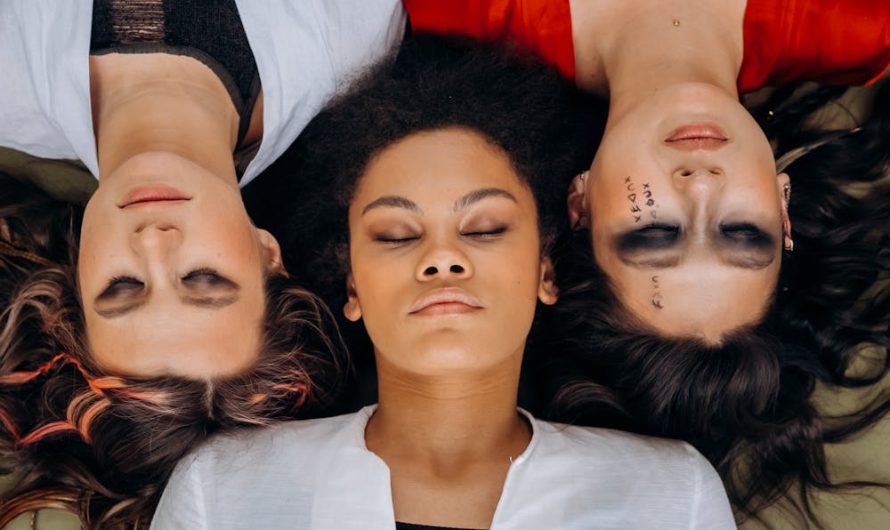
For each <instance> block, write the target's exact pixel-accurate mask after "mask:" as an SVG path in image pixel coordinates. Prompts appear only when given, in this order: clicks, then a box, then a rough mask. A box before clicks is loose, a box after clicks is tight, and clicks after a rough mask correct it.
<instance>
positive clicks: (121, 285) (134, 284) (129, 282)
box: [96, 276, 145, 300]
mask: <svg viewBox="0 0 890 530" xmlns="http://www.w3.org/2000/svg"><path fill="white" fill-rule="evenodd" d="M144 287H145V283H144V282H143V281H142V280H140V279H138V278H134V277H132V276H115V277H113V278H112V279H111V280H110V281H109V282H108V285H106V286H105V289H103V290H102V292H101V293H99V296H98V297H97V298H96V299H97V300H110V299H112V298H117V297H119V296H121V295H123V294H125V293H135V292H138V291H141V290H142V289H143V288H144Z"/></svg>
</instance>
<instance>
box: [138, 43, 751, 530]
mask: <svg viewBox="0 0 890 530" xmlns="http://www.w3.org/2000/svg"><path fill="white" fill-rule="evenodd" d="M568 98H570V93H569V92H568V89H567V88H566V87H565V86H564V85H563V84H562V83H561V82H560V81H559V80H558V77H557V76H556V74H555V73H554V72H551V71H549V70H547V69H546V68H543V67H541V66H538V65H534V64H530V63H526V62H522V61H520V60H518V59H515V58H513V57H511V56H509V55H507V54H505V53H504V52H501V51H497V50H492V49H489V48H476V47H466V46H464V45H462V44H459V43H453V42H450V41H446V40H441V39H433V38H430V39H422V40H417V41H415V42H413V43H411V44H409V45H408V46H407V47H406V48H405V49H403V51H402V54H401V57H400V60H399V61H398V62H397V64H396V65H394V66H390V67H384V68H383V69H381V70H380V71H378V72H377V73H376V74H375V75H374V76H371V77H369V78H367V79H366V80H365V81H364V83H363V84H362V85H361V87H360V88H359V89H357V90H356V91H354V92H352V93H351V94H350V95H348V96H347V97H345V98H344V99H342V100H340V101H339V102H338V103H337V104H336V105H335V106H333V107H332V108H330V109H329V110H328V111H326V112H325V113H323V114H322V115H321V116H320V117H319V119H318V121H317V122H316V123H315V125H314V126H311V127H310V129H309V130H308V131H307V139H306V141H305V143H304V144H303V146H304V149H305V152H304V154H305V155H307V156H305V157H303V159H304V160H307V161H308V160H311V162H307V167H304V168H302V169H303V170H311V169H312V168H315V169H317V170H318V171H323V172H324V173H323V174H316V175H317V176H318V178H322V177H326V178H328V179H329V186H328V187H327V188H326V189H327V192H328V193H329V195H327V197H328V199H327V206H329V208H328V209H329V210H337V212H334V213H331V214H330V215H331V216H332V218H333V216H334V215H337V214H339V216H340V217H341V218H342V222H340V223H338V224H335V225H334V226H331V227H328V234H329V236H330V237H329V240H328V248H327V249H325V250H327V251H329V252H328V253H327V254H325V252H324V251H322V254H323V255H331V256H337V255H339V256H341V257H342V260H343V261H341V262H339V263H328V264H327V267H326V269H327V271H330V275H331V276H332V277H337V278H339V282H340V285H341V289H343V288H344V287H345V294H346V301H345V304H343V312H344V315H345V316H346V318H348V319H349V320H351V321H359V320H361V321H362V323H363V324H364V327H365V329H366V330H367V333H368V335H369V337H370V339H371V341H372V342H373V346H374V355H375V360H376V366H377V374H378V378H377V381H378V387H379V392H378V399H379V401H378V403H377V405H376V406H369V407H366V408H363V409H362V410H360V411H359V412H357V413H354V414H348V415H345V416H339V417H334V418H327V419H320V420H312V421H305V422H296V423H289V424H284V425H280V426H277V427H274V428H271V429H267V430H260V431H254V432H240V433H234V434H231V435H227V436H225V437H221V438H216V439H214V440H211V441H209V442H208V443H207V444H206V445H204V446H203V447H201V449H199V450H198V451H197V452H196V453H195V454H194V455H192V456H190V457H186V458H185V459H184V460H183V461H182V462H181V464H180V466H178V468H177V470H176V471H175V472H174V475H173V477H172V478H171V481H170V483H169V484H168V487H167V489H166V490H165V492H164V495H163V496H162V498H161V502H160V504H159V508H158V510H157V512H156V514H155V518H154V520H153V523H152V524H153V528H158V529H166V528H188V529H198V528H213V529H224V528H246V527H259V528H267V527H287V528H313V529H328V528H329V529H337V530H343V529H350V528H355V529H358V528H361V529H377V528H394V527H395V528H404V529H413V528H493V529H504V530H506V529H514V528H563V529H570V528H577V529H589V528H639V527H644V526H648V525H652V524H656V523H657V524H658V526H659V527H660V528H683V529H687V528H708V529H715V528H734V523H733V518H732V514H731V512H730V508H729V504H728V501H727V499H726V496H725V493H724V492H723V489H722V486H721V484H720V480H719V478H718V477H717V475H716V473H715V472H714V470H713V469H712V468H711V467H710V465H709V464H708V463H707V462H706V461H705V459H704V458H703V457H702V456H701V455H699V454H698V453H697V452H696V451H695V450H694V449H692V448H691V447H690V446H688V445H686V444H683V443H679V442H674V441H666V440H659V439H653V438H645V437H640V436H636V435H632V434H627V433H620V432H617V431H609V430H598V429H591V428H582V427H574V426H567V425H559V424H553V423H548V422H543V421H539V420H536V419H535V418H533V417H532V416H531V415H530V414H528V413H526V412H524V411H522V410H520V409H517V390H518V386H519V376H520V367H521V364H522V357H523V352H524V349H525V345H526V340H527V337H528V335H529V330H530V328H531V325H532V321H533V318H534V314H535V308H536V305H537V303H538V302H541V303H543V304H553V303H554V302H556V300H557V295H558V293H557V290H556V287H555V284H554V278H553V266H552V263H551V262H550V259H549V258H548V257H547V253H548V250H549V246H550V244H551V243H552V241H553V239H554V233H555V231H556V226H558V224H557V223H558V222H559V221H558V219H560V216H559V210H560V204H561V202H562V201H561V200H560V197H559V195H561V194H559V193H553V192H552V190H558V189H560V188H559V187H558V186H554V185H553V179H554V178H559V177H562V178H564V179H565V178H566V177H570V176H571V175H572V173H571V170H572V168H573V166H576V165H578V163H579V162H581V163H583V161H582V160H581V158H580V157H577V156H576V155H575V153H573V151H572V150H573V149H574V148H575V147H577V145H578V144H576V143H574V142H573V141H571V140H570V139H571V138H572V135H573V133H574V132H576V130H575V129H574V127H573V124H574V123H575V122H576V120H577V118H576V117H575V116H574V115H573V113H572V107H571V106H569V105H568ZM313 174H314V173H313V172H312V171H309V172H308V173H303V175H304V176H307V175H313ZM307 178H308V176H307ZM548 190H551V191H548ZM316 199H318V198H317V197H316ZM562 208H564V205H563V206H562ZM322 215H326V214H322ZM304 228H307V227H304ZM308 228H320V226H313V225H310V226H309V227H308ZM322 274H323V273H322Z"/></svg>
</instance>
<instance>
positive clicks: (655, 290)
mask: <svg viewBox="0 0 890 530" xmlns="http://www.w3.org/2000/svg"><path fill="white" fill-rule="evenodd" d="M651 280H652V305H654V306H655V307H656V308H658V309H664V306H663V305H661V285H659V283H658V275H655V276H652V278H651Z"/></svg>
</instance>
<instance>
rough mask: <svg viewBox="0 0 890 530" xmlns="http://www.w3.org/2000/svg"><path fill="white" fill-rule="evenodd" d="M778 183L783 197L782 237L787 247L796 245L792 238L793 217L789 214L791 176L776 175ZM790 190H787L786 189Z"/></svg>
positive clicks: (780, 194) (780, 195) (785, 174)
mask: <svg viewBox="0 0 890 530" xmlns="http://www.w3.org/2000/svg"><path fill="white" fill-rule="evenodd" d="M776 185H777V186H778V187H779V197H781V198H782V237H783V239H784V241H783V246H784V248H785V249H790V248H793V247H794V243H793V242H792V240H791V218H790V217H789V216H788V198H789V197H790V196H791V178H790V177H789V176H788V173H779V174H778V175H776ZM786 189H787V190H788V191H787V192H786V191H785V190H786Z"/></svg>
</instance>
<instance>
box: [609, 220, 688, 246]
mask: <svg viewBox="0 0 890 530" xmlns="http://www.w3.org/2000/svg"><path fill="white" fill-rule="evenodd" d="M680 233H681V229H680V227H679V226H678V225H671V224H666V223H652V224H648V225H646V226H644V227H642V228H637V229H634V230H631V231H628V232H624V233H623V234H620V235H619V236H618V238H617V239H616V246H617V248H618V250H619V251H625V252H629V251H637V250H655V249H662V248H668V247H670V246H672V245H673V244H674V243H675V242H677V240H679V238H680Z"/></svg>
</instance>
